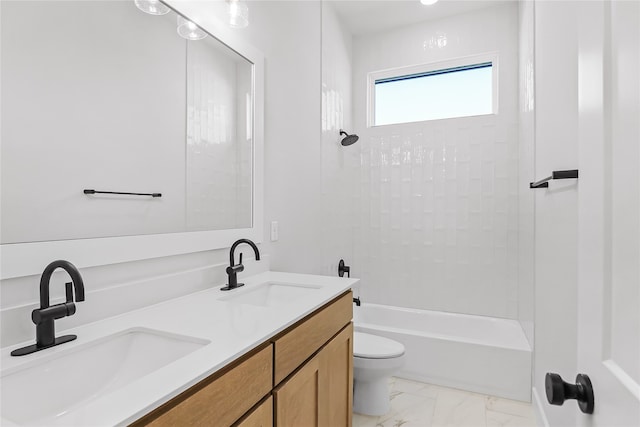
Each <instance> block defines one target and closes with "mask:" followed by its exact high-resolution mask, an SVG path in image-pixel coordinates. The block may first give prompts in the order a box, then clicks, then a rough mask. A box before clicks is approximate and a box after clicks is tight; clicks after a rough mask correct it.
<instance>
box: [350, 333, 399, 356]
mask: <svg viewBox="0 0 640 427" xmlns="http://www.w3.org/2000/svg"><path fill="white" fill-rule="evenodd" d="M403 354H404V345H402V344H400V343H399V342H397V341H394V340H391V339H389V338H385V337H381V336H378V335H371V334H365V333H363V332H354V333H353V356H354V357H360V358H363V359H392V358H395V357H400V356H402V355H403Z"/></svg>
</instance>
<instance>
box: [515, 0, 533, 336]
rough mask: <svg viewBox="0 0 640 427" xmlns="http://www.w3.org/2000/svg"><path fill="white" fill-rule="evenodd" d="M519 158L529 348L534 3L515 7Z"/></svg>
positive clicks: (521, 300) (521, 276) (522, 286)
mask: <svg viewBox="0 0 640 427" xmlns="http://www.w3.org/2000/svg"><path fill="white" fill-rule="evenodd" d="M518 15H519V23H520V24H519V37H518V40H519V48H518V57H519V61H518V62H519V64H518V65H519V66H518V73H519V80H520V88H519V94H518V96H519V113H520V120H519V124H520V125H519V132H518V135H519V138H518V139H519V148H520V149H519V155H518V192H519V195H518V320H519V321H520V325H521V326H522V329H523V330H524V332H525V335H526V336H527V339H528V340H529V344H530V345H531V346H532V347H533V342H534V340H533V338H534V333H533V329H534V324H533V314H534V313H533V306H534V304H533V302H534V277H533V271H534V237H535V236H534V200H535V192H534V191H532V190H530V189H529V183H530V182H531V181H532V180H534V179H536V178H535V173H534V150H535V87H534V82H535V76H534V66H535V62H534V61H535V57H534V53H535V52H534V2H533V0H525V1H521V2H519V3H518Z"/></svg>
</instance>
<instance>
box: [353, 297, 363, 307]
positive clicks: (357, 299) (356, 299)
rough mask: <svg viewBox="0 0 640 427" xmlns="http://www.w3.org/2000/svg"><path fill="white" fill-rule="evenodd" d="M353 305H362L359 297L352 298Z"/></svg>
mask: <svg viewBox="0 0 640 427" xmlns="http://www.w3.org/2000/svg"><path fill="white" fill-rule="evenodd" d="M353 303H354V304H355V305H356V306H358V307H360V304H362V303H361V302H360V297H356V298H354V299H353Z"/></svg>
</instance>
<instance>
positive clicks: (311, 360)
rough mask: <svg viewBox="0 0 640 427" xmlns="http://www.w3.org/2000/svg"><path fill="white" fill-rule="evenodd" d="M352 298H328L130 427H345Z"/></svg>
mask: <svg viewBox="0 0 640 427" xmlns="http://www.w3.org/2000/svg"><path fill="white" fill-rule="evenodd" d="M352 298H353V296H352V293H351V291H349V292H346V293H344V294H342V295H341V296H339V297H337V298H335V299H334V300H332V301H331V302H329V303H327V304H326V305H324V306H323V307H321V308H320V309H318V310H316V311H315V312H313V313H311V314H310V315H309V316H307V317H305V318H304V319H302V320H300V321H299V322H297V323H296V324H295V325H293V326H291V327H290V328H288V329H286V330H285V331H284V332H282V333H280V334H278V335H277V336H275V337H273V338H272V339H270V340H269V341H268V342H265V343H263V344H262V345H261V346H259V347H258V348H257V349H256V350H254V351H252V352H251V353H249V354H247V355H245V356H243V357H241V358H240V359H239V360H237V361H235V362H233V363H231V364H230V365H229V366H226V367H225V368H223V369H222V370H220V371H219V372H216V373H215V374H213V375H211V376H210V377H209V378H206V379H205V380H203V381H201V382H200V383H198V384H196V385H195V386H193V387H191V388H190V389H188V390H186V391H185V392H183V393H182V394H180V395H178V396H177V397H175V398H174V399H172V400H170V401H169V402H167V403H165V404H164V405H162V406H160V407H159V408H157V409H155V410H154V411H152V412H151V413H149V414H147V415H145V416H144V417H142V418H141V419H139V420H137V421H135V422H134V423H133V424H132V425H133V426H136V427H139V426H153V427H169V426H172V427H173V426H220V427H229V426H234V427H273V426H277V427H314V426H317V427H351V408H352V405H353V324H352V323H351V319H352V317H353V300H352Z"/></svg>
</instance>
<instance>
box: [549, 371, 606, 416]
mask: <svg viewBox="0 0 640 427" xmlns="http://www.w3.org/2000/svg"><path fill="white" fill-rule="evenodd" d="M544 385H545V389H546V392H547V401H549V403H550V404H552V405H562V404H563V403H564V401H565V400H568V399H576V400H577V401H578V406H579V407H580V410H581V411H582V412H584V413H585V414H593V405H594V398H593V386H592V385H591V380H590V379H589V377H588V376H587V375H584V374H578V375H577V376H576V383H575V384H569V383H566V382H564V381H563V380H562V377H561V376H560V375H558V374H553V373H547V375H546V376H545V379H544Z"/></svg>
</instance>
